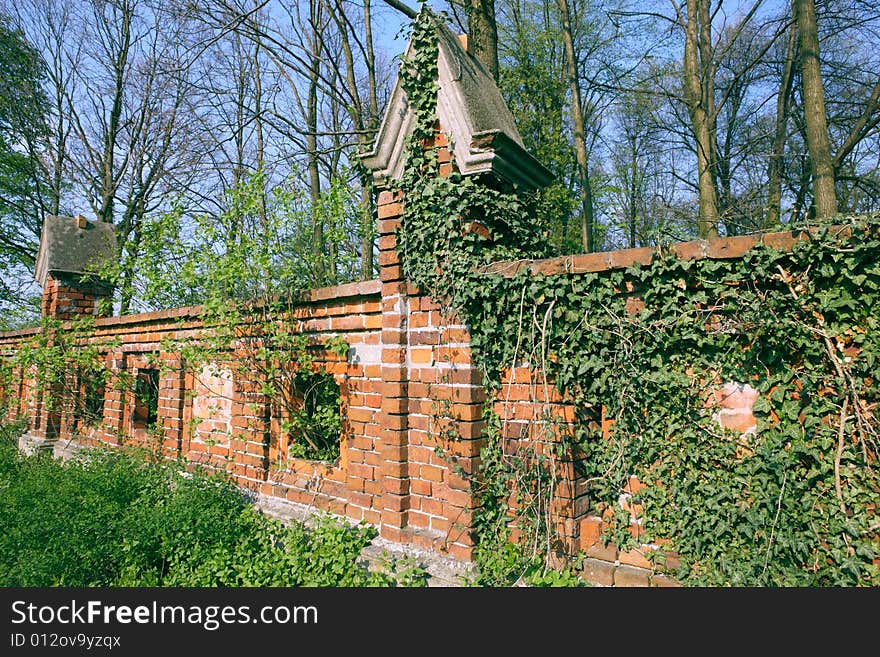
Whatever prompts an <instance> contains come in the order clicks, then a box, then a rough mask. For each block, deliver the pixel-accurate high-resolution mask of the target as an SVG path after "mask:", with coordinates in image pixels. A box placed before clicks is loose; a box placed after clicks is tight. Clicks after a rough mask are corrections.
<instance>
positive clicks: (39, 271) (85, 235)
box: [34, 215, 116, 287]
mask: <svg viewBox="0 0 880 657" xmlns="http://www.w3.org/2000/svg"><path fill="white" fill-rule="evenodd" d="M115 257H116V231H115V230H114V228H113V225H112V224H108V223H104V222H96V221H87V220H86V219H85V218H84V217H82V216H79V217H59V216H55V215H47V216H46V218H45V219H44V220H43V232H42V234H41V235H40V248H39V250H38V251H37V262H36V268H35V271H34V279H35V280H36V281H38V282H39V283H40V285H42V286H44V287H45V285H46V280H47V278H48V276H49V274H50V273H62V274H78V275H81V274H87V273H92V272H95V271H96V270H97V269H99V268H101V267H102V266H104V265H106V264H107V263H109V262H112V260H113V258H115Z"/></svg>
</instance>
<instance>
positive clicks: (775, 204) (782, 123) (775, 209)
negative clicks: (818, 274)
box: [766, 24, 797, 226]
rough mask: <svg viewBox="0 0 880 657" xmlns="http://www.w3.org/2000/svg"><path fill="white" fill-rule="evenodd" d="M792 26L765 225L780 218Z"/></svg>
mask: <svg viewBox="0 0 880 657" xmlns="http://www.w3.org/2000/svg"><path fill="white" fill-rule="evenodd" d="M796 36H797V33H796V30H795V26H794V24H792V26H791V31H790V32H789V35H788V47H787V48H786V52H785V64H784V65H783V69H782V80H781V81H780V83H779V93H778V94H777V96H776V129H775V131H774V133H773V151H772V152H771V153H770V163H769V165H768V171H767V182H768V185H767V186H768V189H767V222H766V223H767V225H768V226H773V225H774V224H778V223H779V220H780V218H781V217H782V162H783V157H784V155H785V142H786V138H787V136H788V130H787V124H788V113H789V108H790V105H791V103H790V99H791V87H792V81H793V80H794V75H793V72H794V51H795V43H796V40H795V39H796Z"/></svg>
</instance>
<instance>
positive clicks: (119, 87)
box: [97, 2, 134, 224]
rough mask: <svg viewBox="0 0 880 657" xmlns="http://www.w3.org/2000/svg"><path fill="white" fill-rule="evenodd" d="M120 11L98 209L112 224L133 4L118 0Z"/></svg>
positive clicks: (99, 218)
mask: <svg viewBox="0 0 880 657" xmlns="http://www.w3.org/2000/svg"><path fill="white" fill-rule="evenodd" d="M118 8H119V10H120V12H121V16H120V20H121V24H120V27H119V29H120V32H119V44H118V51H117V52H116V53H115V59H114V61H113V76H114V78H113V83H114V86H113V100H112V104H111V107H110V115H109V116H108V118H107V132H106V135H105V139H104V153H103V157H102V160H101V164H102V171H101V190H100V196H101V202H100V207H99V208H98V212H97V214H98V220H99V221H103V222H106V223H108V224H112V223H113V201H114V199H115V196H116V188H117V185H118V183H119V180H118V178H117V175H116V174H117V172H116V166H115V154H116V147H117V141H118V139H119V131H120V119H121V118H122V102H123V99H124V92H125V74H126V70H127V69H128V66H129V61H128V53H129V50H130V48H131V28H132V25H131V23H132V20H133V18H134V7H132V6H130V5H129V4H128V3H127V2H123V3H120V4H119V5H118Z"/></svg>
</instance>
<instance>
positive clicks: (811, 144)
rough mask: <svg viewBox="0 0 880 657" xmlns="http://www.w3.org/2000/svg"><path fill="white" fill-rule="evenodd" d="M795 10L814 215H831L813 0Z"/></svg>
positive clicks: (797, 1) (801, 1) (833, 200)
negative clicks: (814, 205)
mask: <svg viewBox="0 0 880 657" xmlns="http://www.w3.org/2000/svg"><path fill="white" fill-rule="evenodd" d="M794 12H795V17H796V20H797V29H798V37H799V40H798V47H799V49H800V59H801V82H802V84H803V94H804V119H805V121H806V125H807V147H808V148H809V150H810V164H811V170H812V174H813V199H814V201H815V204H816V216H817V217H818V218H823V217H832V216H834V215H835V214H837V193H836V191H835V189H834V162H833V160H832V159H831V143H830V141H829V139H828V120H827V118H826V115H825V94H824V92H823V90H822V74H821V72H820V70H819V33H818V28H817V25H816V5H815V2H814V0H794Z"/></svg>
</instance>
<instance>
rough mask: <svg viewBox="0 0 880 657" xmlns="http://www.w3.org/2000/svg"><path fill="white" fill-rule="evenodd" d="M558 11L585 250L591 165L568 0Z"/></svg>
mask: <svg viewBox="0 0 880 657" xmlns="http://www.w3.org/2000/svg"><path fill="white" fill-rule="evenodd" d="M556 3H557V5H558V7H559V14H560V16H561V17H562V40H563V43H564V44H565V61H566V64H567V69H568V85H569V89H570V91H571V121H572V127H573V129H574V130H573V132H574V153H575V158H576V160H577V177H578V194H579V199H580V212H581V240H582V245H583V248H584V251H586V252H587V253H591V252H592V251H593V250H594V243H593V225H594V223H595V217H594V213H593V188H592V184H591V183H590V166H589V162H588V160H587V138H586V133H587V131H586V123H585V121H584V107H583V101H582V100H581V84H580V76H579V75H578V60H577V57H576V55H575V50H574V38H573V36H572V29H571V13H570V12H569V10H568V0H556Z"/></svg>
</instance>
